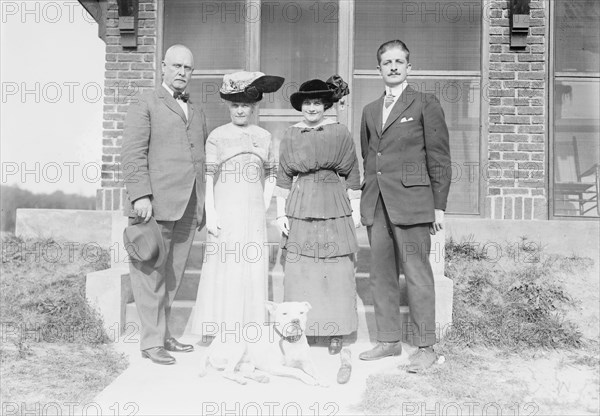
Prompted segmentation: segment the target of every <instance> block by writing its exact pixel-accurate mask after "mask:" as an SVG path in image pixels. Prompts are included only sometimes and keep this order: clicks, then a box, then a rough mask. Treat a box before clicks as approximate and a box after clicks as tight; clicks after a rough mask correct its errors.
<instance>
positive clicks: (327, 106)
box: [302, 97, 333, 111]
mask: <svg viewBox="0 0 600 416" xmlns="http://www.w3.org/2000/svg"><path fill="white" fill-rule="evenodd" d="M307 101H320V102H321V103H322V104H323V107H324V108H325V111H327V110H329V109H330V108H331V107H333V102H332V101H331V100H327V99H325V98H321V97H319V98H305V99H304V101H302V105H304V103H305V102H307Z"/></svg>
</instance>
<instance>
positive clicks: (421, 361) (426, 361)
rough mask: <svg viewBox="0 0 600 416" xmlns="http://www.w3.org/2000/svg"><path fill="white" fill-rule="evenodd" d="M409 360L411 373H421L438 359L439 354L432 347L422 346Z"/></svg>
mask: <svg viewBox="0 0 600 416" xmlns="http://www.w3.org/2000/svg"><path fill="white" fill-rule="evenodd" d="M408 360H409V361H410V364H409V365H408V372H409V373H419V372H421V371H423V370H426V369H428V368H429V367H431V366H432V365H433V364H435V362H436V361H437V354H436V353H435V351H434V350H433V348H432V347H420V348H419V349H418V350H417V351H416V352H415V353H414V354H413V355H411V356H410V357H409V358H408Z"/></svg>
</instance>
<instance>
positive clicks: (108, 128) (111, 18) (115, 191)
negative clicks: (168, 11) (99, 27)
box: [96, 0, 157, 210]
mask: <svg viewBox="0 0 600 416" xmlns="http://www.w3.org/2000/svg"><path fill="white" fill-rule="evenodd" d="M156 10H157V9H156V0H140V2H139V12H138V41H137V44H138V46H137V48H136V49H130V48H123V47H121V45H120V42H121V38H120V33H119V28H118V24H119V16H118V10H117V2H116V0H109V1H108V10H107V13H106V16H105V19H106V37H105V41H106V63H105V65H106V66H105V68H106V72H105V73H104V74H105V75H104V112H103V113H104V115H103V123H102V185H101V186H102V188H101V189H98V191H97V192H96V209H99V210H120V209H122V207H123V200H124V194H125V188H124V187H123V175H124V173H122V172H121V171H120V162H121V154H120V153H121V144H122V141H123V123H124V120H125V115H126V114H127V108H128V107H129V102H130V101H131V100H132V99H135V97H136V96H137V95H138V94H139V93H142V92H144V91H145V90H148V89H153V88H154V85H155V82H156V80H155V76H156V63H155V54H156V18H157V11H156Z"/></svg>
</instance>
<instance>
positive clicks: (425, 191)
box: [360, 40, 450, 372]
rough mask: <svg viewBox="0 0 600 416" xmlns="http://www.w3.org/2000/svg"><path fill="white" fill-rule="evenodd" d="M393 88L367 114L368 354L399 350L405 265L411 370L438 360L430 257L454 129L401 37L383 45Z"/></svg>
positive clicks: (383, 69)
mask: <svg viewBox="0 0 600 416" xmlns="http://www.w3.org/2000/svg"><path fill="white" fill-rule="evenodd" d="M377 59H378V63H379V66H378V69H379V71H380V73H381V76H382V78H383V81H384V83H385V95H384V96H382V97H380V98H379V99H378V100H376V101H374V102H372V103H370V104H368V105H367V106H366V107H365V108H364V110H363V115H362V126H361V147H362V156H363V161H364V174H365V177H364V186H363V191H362V198H361V204H360V209H361V219H362V223H363V224H364V225H366V226H367V232H368V236H369V243H370V244H371V276H370V282H371V290H372V293H373V299H374V304H375V319H376V323H377V341H378V342H377V345H376V346H375V347H374V348H373V349H371V350H369V351H365V352H363V353H361V354H360V358H361V359H362V360H376V359H379V358H383V357H387V356H392V355H399V354H400V353H401V351H402V347H401V344H400V339H401V335H402V334H401V323H400V308H399V281H398V276H399V273H400V270H403V271H404V275H405V277H406V283H407V290H408V303H409V307H410V318H411V322H410V324H409V325H408V326H407V328H406V331H407V333H406V334H405V335H406V336H407V337H408V338H409V339H410V340H411V342H412V344H413V345H416V346H418V347H419V348H418V350H417V351H416V352H415V354H413V355H412V356H411V357H410V365H409V367H408V371H409V372H418V371H420V370H423V369H425V368H428V367H429V366H431V365H432V364H433V363H434V362H435V361H436V358H437V357H436V354H435V352H434V350H433V347H432V346H433V345H434V344H435V342H436V334H435V290H434V281H433V273H432V270H431V265H430V263H429V257H428V256H429V249H430V247H431V236H430V233H431V234H435V233H436V232H437V231H439V230H441V229H442V226H443V225H442V224H443V218H444V210H445V209H446V201H447V198H448V190H449V188H450V148H449V139H448V128H447V127H446V122H445V121H444V113H443V111H442V108H441V105H440V103H439V101H438V100H437V99H436V98H435V96H433V95H431V94H424V93H420V92H418V91H416V90H415V89H413V88H412V87H410V86H409V85H408V83H407V81H406V78H407V75H408V74H409V72H410V63H409V51H408V48H407V47H406V45H405V44H404V43H403V42H402V41H400V40H393V41H389V42H386V43H384V44H383V45H381V46H380V48H379V50H378V51H377Z"/></svg>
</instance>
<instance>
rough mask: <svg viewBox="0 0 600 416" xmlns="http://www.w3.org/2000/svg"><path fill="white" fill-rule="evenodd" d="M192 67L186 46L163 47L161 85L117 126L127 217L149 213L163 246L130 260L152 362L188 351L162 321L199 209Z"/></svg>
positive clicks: (143, 344) (199, 146) (144, 344)
mask: <svg viewBox="0 0 600 416" xmlns="http://www.w3.org/2000/svg"><path fill="white" fill-rule="evenodd" d="M193 68H194V58H193V56H192V52H191V51H190V50H189V49H188V48H186V47H185V46H182V45H174V46H172V47H171V48H169V49H168V50H167V52H166V54H165V57H164V61H163V62H162V74H163V82H162V85H160V86H158V88H156V89H155V90H154V91H152V92H150V93H147V94H144V95H142V96H141V97H139V98H138V102H137V103H134V104H131V106H130V107H129V111H128V113H127V119H126V121H125V131H124V133H123V149H122V164H123V170H124V172H126V175H125V186H126V188H127V193H128V195H129V200H130V202H131V204H132V206H131V207H130V208H131V211H130V213H129V214H130V215H129V216H130V217H136V218H137V220H138V221H140V220H141V221H145V222H148V221H149V220H150V219H151V217H154V220H156V223H157V224H158V226H159V227H160V231H161V235H162V238H163V241H164V243H165V247H166V251H167V254H166V260H165V261H164V262H162V264H160V265H158V266H156V267H155V266H154V265H150V264H147V263H144V262H132V263H130V276H131V286H132V289H133V295H134V297H135V303H136V307H137V310H138V313H139V316H140V320H141V324H142V328H141V341H140V348H141V350H142V356H143V357H144V358H149V359H150V360H152V361H153V362H155V363H157V364H173V363H175V358H174V357H173V356H172V355H171V354H169V352H168V351H171V352H189V351H192V350H193V346H192V345H185V344H182V343H180V342H178V341H177V340H176V339H175V338H173V337H172V336H171V334H170V332H169V327H168V320H169V313H170V309H171V304H172V302H173V298H174V296H175V294H176V293H177V289H178V288H179V284H180V282H181V278H182V276H183V272H184V269H185V265H186V262H187V259H188V256H189V253H190V249H191V247H192V242H193V240H194V234H195V231H196V227H198V223H200V222H201V220H202V219H203V215H204V180H203V176H204V175H203V166H204V157H205V155H204V142H205V141H206V137H207V132H206V120H205V117H204V113H203V112H202V110H201V108H200V107H199V106H197V105H194V104H192V102H191V101H190V100H189V95H188V93H187V92H186V91H185V90H186V87H187V86H188V84H189V82H190V79H191V77H192V70H193ZM132 222H134V220H133V219H130V223H132Z"/></svg>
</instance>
